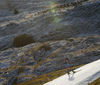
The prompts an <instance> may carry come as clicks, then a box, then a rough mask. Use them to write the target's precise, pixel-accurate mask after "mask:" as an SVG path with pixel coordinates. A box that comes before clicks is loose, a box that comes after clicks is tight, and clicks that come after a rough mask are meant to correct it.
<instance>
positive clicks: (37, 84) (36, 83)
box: [14, 65, 83, 85]
mask: <svg viewBox="0 0 100 85" xmlns="http://www.w3.org/2000/svg"><path fill="white" fill-rule="evenodd" d="M81 66H83V65H80V66H75V67H72V68H73V69H75V68H78V67H81ZM66 71H67V70H66V69H63V70H58V71H54V72H51V73H47V74H44V75H41V76H39V77H37V78H33V79H31V80H29V81H26V82H23V83H20V84H14V85H43V84H44V83H46V82H49V81H51V80H53V79H55V78H57V77H59V76H62V75H64V74H66Z"/></svg>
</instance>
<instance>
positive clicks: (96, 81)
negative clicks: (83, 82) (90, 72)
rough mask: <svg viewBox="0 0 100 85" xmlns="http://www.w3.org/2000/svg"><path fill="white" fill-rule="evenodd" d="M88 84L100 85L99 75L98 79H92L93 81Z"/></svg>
mask: <svg viewBox="0 0 100 85" xmlns="http://www.w3.org/2000/svg"><path fill="white" fill-rule="evenodd" d="M88 85H100V77H99V78H98V79H96V80H94V81H93V82H91V83H90V84H88Z"/></svg>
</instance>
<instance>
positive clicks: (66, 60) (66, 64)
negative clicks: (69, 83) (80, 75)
mask: <svg viewBox="0 0 100 85" xmlns="http://www.w3.org/2000/svg"><path fill="white" fill-rule="evenodd" d="M69 64H70V61H69V59H68V58H65V67H66V68H67V73H68V74H70V73H69V68H70V70H71V71H72V72H73V73H75V72H74V71H73V70H72V68H71V66H70V65H69Z"/></svg>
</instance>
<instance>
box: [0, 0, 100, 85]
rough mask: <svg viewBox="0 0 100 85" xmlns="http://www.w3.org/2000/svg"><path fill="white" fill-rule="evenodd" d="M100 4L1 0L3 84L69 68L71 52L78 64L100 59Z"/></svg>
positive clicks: (65, 0) (70, 0)
mask: <svg viewBox="0 0 100 85" xmlns="http://www.w3.org/2000/svg"><path fill="white" fill-rule="evenodd" d="M99 9H100V1H99V0H79V2H76V1H75V0H50V1H47V0H28V1H27V0H21V1H20V0H19V1H18V0H5V1H4V0H1V3H0V85H14V84H20V83H23V82H26V81H29V80H31V79H35V78H38V77H39V76H41V75H45V74H48V73H51V72H55V71H58V70H63V69H65V65H64V62H61V60H62V61H63V60H64V59H65V58H66V57H68V58H69V60H70V62H71V66H75V67H76V66H79V65H84V64H88V63H91V62H93V61H96V60H98V59H100V29H99V28H100V24H99V23H100V17H99V16H100V10H99ZM19 41H20V42H19ZM29 83H30V82H29Z"/></svg>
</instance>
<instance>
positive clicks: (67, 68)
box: [67, 66, 69, 74]
mask: <svg viewBox="0 0 100 85" xmlns="http://www.w3.org/2000/svg"><path fill="white" fill-rule="evenodd" d="M67 73H68V74H69V70H68V66H67Z"/></svg>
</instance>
